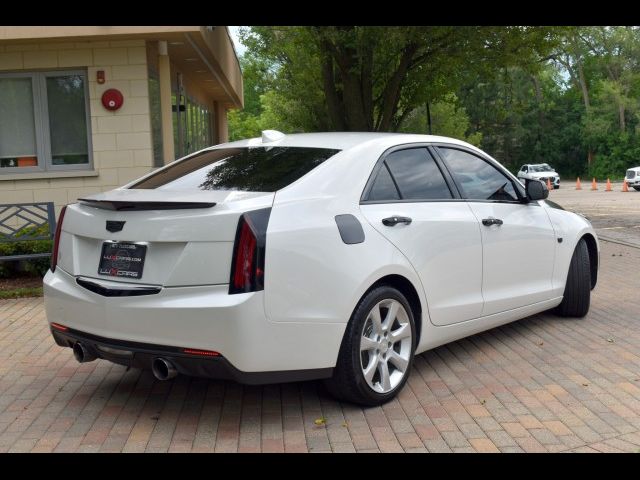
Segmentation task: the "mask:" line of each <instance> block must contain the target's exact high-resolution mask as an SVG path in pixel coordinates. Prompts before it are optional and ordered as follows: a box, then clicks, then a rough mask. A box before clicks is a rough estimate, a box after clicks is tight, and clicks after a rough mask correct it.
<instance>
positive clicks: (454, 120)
mask: <svg viewBox="0 0 640 480" xmlns="http://www.w3.org/2000/svg"><path fill="white" fill-rule="evenodd" d="M429 111H430V113H431V133H432V134H433V135H441V136H444V137H452V138H458V139H460V140H464V141H466V142H469V143H471V144H472V145H476V146H479V145H480V143H481V141H482V133H480V132H473V133H469V131H470V129H471V122H470V120H469V115H467V112H466V109H465V108H464V107H463V106H462V105H460V103H459V102H458V97H457V96H456V94H455V93H449V94H447V95H445V96H444V97H443V99H442V100H440V101H438V102H435V103H433V104H431V105H429ZM399 131H400V132H404V133H422V134H425V133H428V132H429V122H428V117H427V107H426V105H422V106H419V107H418V108H416V109H415V110H414V111H413V112H411V113H410V114H409V115H408V116H407V118H406V119H405V120H404V122H403V123H402V125H401V126H400V129H399Z"/></svg>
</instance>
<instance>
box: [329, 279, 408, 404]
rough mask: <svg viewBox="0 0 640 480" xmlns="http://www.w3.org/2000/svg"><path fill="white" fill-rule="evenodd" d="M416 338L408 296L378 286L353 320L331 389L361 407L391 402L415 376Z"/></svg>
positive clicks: (342, 346) (367, 297) (366, 296)
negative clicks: (413, 373)
mask: <svg viewBox="0 0 640 480" xmlns="http://www.w3.org/2000/svg"><path fill="white" fill-rule="evenodd" d="M415 338H416V328H415V322H414V319H413V312H412V311H411V307H410V306H409V302H408V301H407V299H406V298H405V297H404V295H403V294H402V293H401V292H400V291H399V290H397V289H395V288H393V287H389V286H381V287H377V288H375V289H373V290H372V291H370V292H369V293H368V294H366V295H365V296H364V297H363V298H362V300H360V303H358V306H357V307H356V309H355V311H354V312H353V315H352V317H351V320H349V324H348V325H347V329H346V331H345V334H344V338H343V340H342V345H341V346H340V353H339V355H338V362H337V364H336V368H335V370H334V375H333V378H331V379H329V380H326V382H325V384H326V386H327V389H328V390H329V391H330V392H331V394H332V395H333V396H335V397H337V398H339V399H342V400H347V401H350V402H354V403H358V404H361V405H370V406H373V405H380V404H383V403H385V402H387V401H389V400H391V399H392V398H393V397H394V396H395V395H396V394H397V393H398V391H399V390H400V389H401V388H402V387H403V386H404V384H405V382H406V381H407V377H408V376H409V372H410V370H411V366H412V364H413V353H414V351H415Z"/></svg>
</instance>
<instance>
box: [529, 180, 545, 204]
mask: <svg viewBox="0 0 640 480" xmlns="http://www.w3.org/2000/svg"><path fill="white" fill-rule="evenodd" d="M548 196H549V190H548V189H547V186H546V185H545V184H544V183H542V182H541V181H540V180H530V181H528V182H527V197H529V200H544V199H545V198H547V197H548Z"/></svg>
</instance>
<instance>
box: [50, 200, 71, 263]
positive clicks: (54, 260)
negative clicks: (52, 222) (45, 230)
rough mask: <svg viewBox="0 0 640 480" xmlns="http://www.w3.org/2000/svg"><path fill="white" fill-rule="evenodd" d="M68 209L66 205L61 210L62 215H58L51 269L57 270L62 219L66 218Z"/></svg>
mask: <svg viewBox="0 0 640 480" xmlns="http://www.w3.org/2000/svg"><path fill="white" fill-rule="evenodd" d="M66 211H67V206H66V205H65V206H64V207H62V210H60V216H59V217H58V224H57V225H56V235H55V236H54V237H53V251H52V252H51V271H52V272H55V271H56V266H57V265H58V247H60V233H61V232H62V221H63V220H64V214H65V212H66Z"/></svg>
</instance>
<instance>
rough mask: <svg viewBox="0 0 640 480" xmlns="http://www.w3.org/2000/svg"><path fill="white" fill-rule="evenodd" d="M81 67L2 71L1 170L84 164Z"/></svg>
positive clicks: (86, 157)
mask: <svg viewBox="0 0 640 480" xmlns="http://www.w3.org/2000/svg"><path fill="white" fill-rule="evenodd" d="M87 100H88V95H87V79H86V74H85V73H84V72H78V71H55V72H37V73H35V72H34V73H4V74H0V174H2V173H9V172H16V171H20V172H30V171H34V172H37V171H47V170H48V171H59V170H77V169H87V168H90V166H91V149H90V147H89V139H90V135H89V129H90V127H89V121H88V118H89V116H88V104H87V103H88V102H87Z"/></svg>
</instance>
